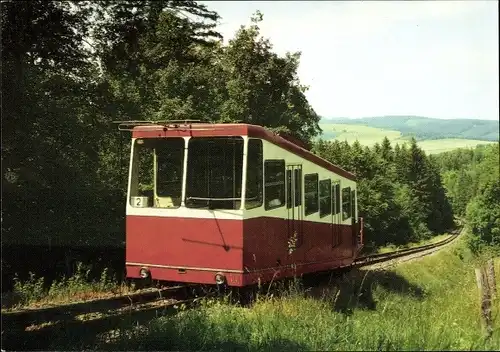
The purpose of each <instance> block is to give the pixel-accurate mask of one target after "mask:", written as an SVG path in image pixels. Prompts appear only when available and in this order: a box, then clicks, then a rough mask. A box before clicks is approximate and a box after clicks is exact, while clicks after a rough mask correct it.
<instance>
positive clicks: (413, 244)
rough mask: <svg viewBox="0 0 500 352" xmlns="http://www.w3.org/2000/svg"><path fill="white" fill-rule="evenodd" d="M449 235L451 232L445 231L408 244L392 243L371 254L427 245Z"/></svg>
mask: <svg viewBox="0 0 500 352" xmlns="http://www.w3.org/2000/svg"><path fill="white" fill-rule="evenodd" d="M449 236H450V234H447V233H445V234H442V235H437V236H434V237H432V238H430V239H426V240H422V241H419V242H411V243H407V244H405V245H402V246H397V245H394V244H391V245H389V246H385V247H380V248H378V249H377V251H375V252H374V253H370V254H382V253H390V252H394V251H397V250H401V249H410V248H416V247H420V246H425V245H428V244H434V243H437V242H439V241H443V240H445V239H446V238H448V237H449Z"/></svg>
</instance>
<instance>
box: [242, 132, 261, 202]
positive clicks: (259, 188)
mask: <svg viewBox="0 0 500 352" xmlns="http://www.w3.org/2000/svg"><path fill="white" fill-rule="evenodd" d="M252 142H255V143H256V145H257V146H258V149H259V150H258V153H260V157H259V158H258V160H257V165H252V164H250V163H249V155H250V144H251V143H252ZM247 143H248V146H247V156H246V158H247V169H246V170H245V172H246V184H245V199H244V201H245V210H250V209H255V208H260V207H261V206H262V204H263V202H264V146H263V143H262V140H261V139H257V138H249V139H248V142H247ZM256 167H258V168H259V169H258V170H257V174H258V175H257V177H256V179H257V180H258V184H257V188H258V190H257V193H258V194H257V197H258V199H259V203H258V204H254V205H253V206H251V207H249V206H248V201H249V198H248V188H249V187H248V186H249V178H248V171H249V170H252V171H254V170H255V168H256Z"/></svg>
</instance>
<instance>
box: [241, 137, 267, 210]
mask: <svg viewBox="0 0 500 352" xmlns="http://www.w3.org/2000/svg"><path fill="white" fill-rule="evenodd" d="M262 173H263V161H262V141H261V140H260V139H249V140H248V157H247V189H246V196H245V209H253V208H257V207H260V206H261V205H262Z"/></svg>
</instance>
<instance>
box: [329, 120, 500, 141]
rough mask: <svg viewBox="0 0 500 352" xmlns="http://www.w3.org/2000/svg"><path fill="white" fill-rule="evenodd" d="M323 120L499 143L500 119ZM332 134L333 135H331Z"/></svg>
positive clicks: (416, 135) (413, 134) (418, 136)
mask: <svg viewBox="0 0 500 352" xmlns="http://www.w3.org/2000/svg"><path fill="white" fill-rule="evenodd" d="M323 122H325V123H326V122H330V123H346V124H355V125H366V126H370V127H377V128H383V129H388V130H395V131H400V132H401V134H402V136H403V137H406V138H407V139H410V138H411V137H414V138H415V139H416V140H417V141H421V140H435V139H442V138H460V139H475V140H481V141H493V142H497V141H498V137H499V134H500V130H499V127H500V126H499V124H498V121H494V120H480V119H454V120H448V119H432V118H428V117H423V116H375V117H365V118H359V119H344V118H336V119H323ZM330 136H331V134H330Z"/></svg>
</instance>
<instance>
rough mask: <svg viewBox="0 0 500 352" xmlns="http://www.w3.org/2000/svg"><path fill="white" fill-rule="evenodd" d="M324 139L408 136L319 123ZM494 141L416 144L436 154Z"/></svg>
mask: <svg viewBox="0 0 500 352" xmlns="http://www.w3.org/2000/svg"><path fill="white" fill-rule="evenodd" d="M319 125H320V127H321V129H322V130H323V137H322V138H323V139H325V140H334V139H336V140H339V141H344V140H346V141H347V142H348V143H349V144H351V143H353V142H354V141H356V140H358V141H359V143H361V144H362V145H367V146H372V145H374V144H375V143H377V142H378V143H381V142H382V140H383V139H384V137H387V138H389V140H390V141H391V144H393V145H395V144H396V143H399V144H403V143H405V142H407V141H408V137H403V136H402V133H401V132H399V131H395V130H388V129H383V128H377V127H369V126H363V125H355V124H340V123H320V124H319ZM490 143H496V142H491V141H481V140H476V139H461V138H444V139H433V140H423V141H419V142H418V145H419V146H420V148H422V149H423V150H424V151H425V152H426V153H427V154H437V153H442V152H446V151H450V150H453V149H456V148H474V147H475V146H476V145H479V144H490Z"/></svg>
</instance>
